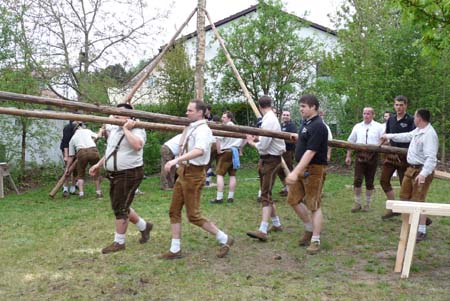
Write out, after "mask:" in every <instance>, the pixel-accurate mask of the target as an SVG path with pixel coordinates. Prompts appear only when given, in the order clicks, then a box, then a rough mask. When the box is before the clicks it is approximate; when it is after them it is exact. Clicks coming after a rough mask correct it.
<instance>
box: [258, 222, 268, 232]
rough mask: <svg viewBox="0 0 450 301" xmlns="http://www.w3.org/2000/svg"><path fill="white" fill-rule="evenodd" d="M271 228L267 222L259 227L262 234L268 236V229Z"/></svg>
mask: <svg viewBox="0 0 450 301" xmlns="http://www.w3.org/2000/svg"><path fill="white" fill-rule="evenodd" d="M268 228H269V223H267V222H261V225H260V226H259V231H261V232H262V233H265V234H267V229H268Z"/></svg>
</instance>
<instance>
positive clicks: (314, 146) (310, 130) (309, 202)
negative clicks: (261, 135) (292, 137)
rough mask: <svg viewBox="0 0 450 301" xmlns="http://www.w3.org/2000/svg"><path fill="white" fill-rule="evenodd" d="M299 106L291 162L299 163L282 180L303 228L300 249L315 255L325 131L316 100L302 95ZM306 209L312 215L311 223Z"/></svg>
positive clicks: (326, 141) (325, 145) (320, 220)
mask: <svg viewBox="0 0 450 301" xmlns="http://www.w3.org/2000/svg"><path fill="white" fill-rule="evenodd" d="M299 103H300V114H301V115H302V118H303V120H304V121H303V124H302V127H301V128H300V131H299V134H298V140H297V146H296V149H295V159H296V160H297V161H298V162H299V163H298V164H297V166H296V167H295V169H294V170H293V171H292V172H291V173H290V174H289V175H288V176H287V177H286V184H288V185H289V192H288V203H289V204H290V205H291V206H292V208H293V209H294V211H295V213H296V214H297V215H298V216H299V217H300V219H301V220H302V221H303V223H304V225H305V232H304V234H303V237H302V238H301V239H300V242H299V243H300V246H307V245H308V244H309V247H308V248H307V250H306V251H307V253H308V254H316V253H318V252H319V251H320V232H321V230H322V220H323V217H322V210H321V208H320V201H321V199H320V198H321V192H322V185H323V174H324V172H325V168H326V165H327V150H328V131H327V128H326V126H325V124H324V123H323V122H322V119H321V118H320V116H319V114H318V110H319V101H318V100H317V98H316V97H315V96H314V95H304V96H302V98H300V101H299ZM305 206H306V207H305ZM307 209H309V210H310V211H311V212H312V222H311V219H310V218H309V215H308V211H307ZM310 241H311V242H310Z"/></svg>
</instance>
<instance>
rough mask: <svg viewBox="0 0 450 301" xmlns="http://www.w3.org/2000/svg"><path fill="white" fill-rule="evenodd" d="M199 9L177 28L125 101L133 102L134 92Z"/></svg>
mask: <svg viewBox="0 0 450 301" xmlns="http://www.w3.org/2000/svg"><path fill="white" fill-rule="evenodd" d="M196 11H197V8H195V9H194V10H193V11H192V12H191V14H190V15H189V17H188V18H187V19H186V21H184V23H183V24H182V25H181V27H180V28H179V29H178V30H177V32H176V33H175V34H174V35H173V37H172V38H171V39H170V41H169V43H168V44H167V45H166V46H165V47H164V49H163V50H162V51H161V52H160V53H159V54H158V56H157V57H156V58H155V59H154V60H153V61H152V62H151V64H150V67H149V68H148V70H147V71H146V72H145V74H144V75H143V76H142V77H141V78H140V79H139V80H138V81H137V83H136V84H135V85H134V86H133V88H132V89H131V91H130V92H129V93H128V95H127V96H126V97H125V99H124V101H123V102H126V103H131V99H132V98H133V96H134V94H136V92H137V90H138V89H139V88H140V87H141V86H142V84H143V83H144V82H145V81H146V80H147V79H148V77H149V76H150V75H151V74H152V73H153V71H154V70H155V69H156V67H157V66H158V64H159V63H160V62H161V60H162V58H163V57H164V55H165V54H166V52H167V51H168V50H169V49H170V47H172V46H173V44H174V43H175V40H176V38H177V37H178V36H179V35H180V33H181V31H182V30H183V29H184V28H185V27H186V25H187V24H188V23H189V21H190V20H191V19H192V16H193V15H194V14H195V12H196Z"/></svg>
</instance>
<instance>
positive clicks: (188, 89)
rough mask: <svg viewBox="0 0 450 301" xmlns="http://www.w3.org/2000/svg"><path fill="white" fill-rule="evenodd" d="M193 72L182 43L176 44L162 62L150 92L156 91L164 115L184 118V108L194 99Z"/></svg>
mask: <svg viewBox="0 0 450 301" xmlns="http://www.w3.org/2000/svg"><path fill="white" fill-rule="evenodd" d="M194 74H195V70H194V69H193V68H192V67H191V65H190V64H189V57H188V55H187V53H186V50H185V48H184V46H183V45H182V43H177V44H176V45H175V46H174V47H173V48H172V49H171V50H170V51H169V52H168V53H166V55H165V57H164V58H163V60H162V63H161V68H160V69H159V70H158V75H157V76H156V79H155V80H154V81H153V82H152V83H151V84H150V85H152V84H153V86H152V87H150V90H153V89H156V91H157V93H158V98H159V100H160V104H161V105H162V106H163V107H164V110H165V113H166V114H170V115H176V116H185V113H186V107H187V104H188V103H189V101H190V100H191V99H192V98H193V97H194Z"/></svg>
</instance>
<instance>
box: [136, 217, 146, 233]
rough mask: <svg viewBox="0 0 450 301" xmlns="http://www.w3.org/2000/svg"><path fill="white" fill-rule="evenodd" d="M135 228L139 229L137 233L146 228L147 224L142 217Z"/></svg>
mask: <svg viewBox="0 0 450 301" xmlns="http://www.w3.org/2000/svg"><path fill="white" fill-rule="evenodd" d="M136 227H137V228H138V229H139V231H144V230H145V228H147V223H146V222H145V220H144V219H143V218H142V217H140V218H139V220H138V222H137V223H136Z"/></svg>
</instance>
